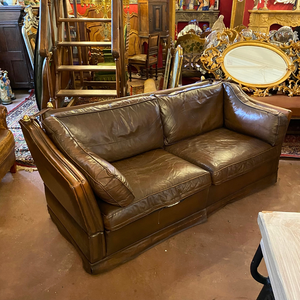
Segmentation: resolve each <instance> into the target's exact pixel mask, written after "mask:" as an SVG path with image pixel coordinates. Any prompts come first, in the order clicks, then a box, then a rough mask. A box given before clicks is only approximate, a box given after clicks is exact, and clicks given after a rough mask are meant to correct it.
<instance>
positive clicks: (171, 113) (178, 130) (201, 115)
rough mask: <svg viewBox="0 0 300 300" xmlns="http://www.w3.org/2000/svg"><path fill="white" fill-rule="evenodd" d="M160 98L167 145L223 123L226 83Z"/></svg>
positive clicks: (220, 125)
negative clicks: (224, 86)
mask: <svg viewBox="0 0 300 300" xmlns="http://www.w3.org/2000/svg"><path fill="white" fill-rule="evenodd" d="M158 101H159V105H160V108H161V117H162V122H163V128H164V136H165V144H166V145H169V144H172V143H174V142H176V141H180V140H182V139H185V138H188V137H191V136H195V135H198V134H202V133H204V132H207V131H210V130H213V129H215V128H219V127H222V126H223V85H222V83H219V84H217V85H214V86H209V87H207V88H205V89H199V88H195V89H191V90H189V91H186V92H182V91H179V92H176V93H174V95H172V96H165V97H159V99H158ZM212 111H214V113H213V114H212V113H211V112H212Z"/></svg>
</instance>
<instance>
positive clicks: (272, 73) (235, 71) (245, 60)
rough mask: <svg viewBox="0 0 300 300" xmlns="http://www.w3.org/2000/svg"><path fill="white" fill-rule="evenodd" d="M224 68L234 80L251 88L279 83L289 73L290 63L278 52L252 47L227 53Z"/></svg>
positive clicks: (236, 48)
mask: <svg viewBox="0 0 300 300" xmlns="http://www.w3.org/2000/svg"><path fill="white" fill-rule="evenodd" d="M222 67H223V68H224V71H225V72H227V73H228V75H229V76H230V77H231V78H232V79H233V80H235V81H237V82H241V83H245V84H247V85H249V86H250V85H256V86H262V85H266V86H268V85H270V84H274V83H278V82H279V81H282V80H284V77H285V76H286V75H287V72H288V63H287V61H286V60H285V59H284V58H283V57H282V56H281V55H280V54H279V53H278V52H276V51H274V50H272V49H270V48H266V47H259V46H252V45H249V46H246V45H243V46H240V47H235V48H233V49H231V50H229V51H227V53H226V55H224V61H223V66H222Z"/></svg>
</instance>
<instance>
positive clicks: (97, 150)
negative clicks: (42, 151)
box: [43, 97, 163, 206]
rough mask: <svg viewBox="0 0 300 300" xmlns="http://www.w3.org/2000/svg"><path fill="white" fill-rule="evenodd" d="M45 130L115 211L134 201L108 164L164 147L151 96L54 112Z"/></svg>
mask: <svg viewBox="0 0 300 300" xmlns="http://www.w3.org/2000/svg"><path fill="white" fill-rule="evenodd" d="M48 115H49V114H48ZM43 125H44V128H45V129H46V131H47V134H48V135H49V136H50V137H51V139H52V140H53V141H54V143H55V144H56V145H57V147H58V148H59V149H60V150H61V151H62V152H63V153H64V154H65V155H66V157H67V158H68V159H69V160H70V161H72V162H73V163H74V164H75V165H76V166H77V167H78V168H79V169H80V171H81V172H82V173H83V174H84V176H85V177H86V178H87V180H88V181H89V183H90V185H91V186H92V189H93V191H94V192H95V194H97V195H98V196H99V197H100V198H101V199H102V200H104V201H106V202H108V203H110V204H113V205H117V206H127V205H129V204H130V203H131V202H132V201H133V200H134V198H135V196H134V194H133V192H132V189H131V187H130V185H129V183H128V181H127V180H126V178H125V177H124V176H123V175H122V174H121V173H120V172H119V171H118V170H117V169H116V168H115V167H114V166H113V165H112V164H110V163H109V161H116V160H121V159H124V158H127V157H131V156H134V155H136V154H140V153H142V152H146V151H149V150H152V149H157V148H161V147H162V146H163V131H162V125H161V121H160V115H159V107H158V104H157V102H156V101H155V100H153V99H152V98H149V97H148V98H145V97H140V98H135V99H133V100H130V99H129V100H125V101H117V102H113V103H111V104H96V105H92V106H83V107H82V108H76V107H75V108H73V109H71V110H70V109H69V110H63V109H62V110H53V112H52V113H51V115H50V116H48V117H46V118H45V119H44V121H43Z"/></svg>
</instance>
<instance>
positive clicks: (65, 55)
mask: <svg viewBox="0 0 300 300" xmlns="http://www.w3.org/2000/svg"><path fill="white" fill-rule="evenodd" d="M74 2H75V3H76V1H74ZM46 5H48V9H46V8H45V6H46ZM113 6H114V9H115V10H117V11H115V14H114V16H115V17H114V18H115V19H116V23H117V24H112V26H111V28H112V30H114V33H112V37H115V38H114V45H112V42H95V41H88V40H87V34H86V33H85V30H83V31H82V30H80V28H81V29H82V27H84V24H83V23H87V22H111V23H112V19H111V18H83V17H79V16H78V13H77V6H76V4H74V5H73V10H74V17H69V14H68V7H67V2H66V1H65V0H48V2H47V0H42V1H41V13H42V16H41V17H42V18H43V17H44V18H45V19H47V18H49V20H44V21H43V22H44V23H47V24H48V27H50V28H49V29H48V28H46V29H45V28H43V29H42V31H43V33H42V35H40V37H42V38H43V36H44V39H45V36H47V35H48V33H49V32H50V35H51V37H50V39H51V42H52V48H51V47H49V45H47V46H46V45H44V46H45V47H44V48H43V47H42V49H41V48H40V55H42V56H43V55H44V57H46V58H48V64H49V67H48V68H49V70H50V65H51V64H53V66H52V67H51V68H52V76H51V75H50V74H49V75H48V77H50V78H49V79H48V86H49V95H50V100H52V101H53V102H55V106H56V107H61V106H63V102H64V99H65V97H68V98H70V97H73V98H74V97H97V98H104V99H106V98H108V99H110V98H116V97H122V96H125V95H124V92H125V89H124V84H125V83H124V81H125V80H124V78H125V72H123V70H124V67H122V66H120V63H122V62H123V60H122V59H121V57H122V55H120V53H122V52H121V48H122V47H120V46H119V42H120V40H116V34H115V32H117V33H118V36H117V38H118V39H119V38H120V37H121V36H120V32H121V31H122V29H123V28H122V26H123V24H121V27H120V28H119V25H120V24H119V20H120V19H121V17H120V16H119V14H120V13H121V14H122V13H123V9H121V8H122V1H120V0H112V10H113ZM41 13H40V14H41ZM112 16H113V14H112ZM47 21H49V22H47ZM55 25H56V26H55ZM72 26H73V28H74V33H75V37H72V35H71V28H72ZM44 27H47V26H45V25H44ZM114 27H115V28H114ZM116 27H117V28H116ZM113 28H114V29H113ZM82 32H84V33H83V34H82ZM47 38H48V37H47ZM121 38H122V37H121ZM116 43H118V44H117V45H116ZM41 45H43V43H41ZM75 47H76V48H75ZM91 47H110V48H111V50H112V53H113V54H114V60H115V62H116V64H117V66H116V65H112V66H106V65H101V64H99V65H90V64H89V59H88V51H89V49H90V48H91ZM48 49H51V51H49V50H48ZM75 49H77V52H78V60H77V64H75V58H74V54H75V51H74V50H75ZM43 51H44V52H45V53H43ZM91 72H99V73H100V74H101V72H115V73H116V81H93V80H87V78H89V79H91V78H92V75H91V74H92V73H91ZM122 72H123V74H122ZM53 73H55V75H53ZM121 75H122V76H121ZM51 80H52V81H54V82H51ZM103 85H104V86H109V88H110V87H112V89H100V88H99V87H101V86H102V87H103ZM51 92H52V96H51ZM51 98H53V99H51Z"/></svg>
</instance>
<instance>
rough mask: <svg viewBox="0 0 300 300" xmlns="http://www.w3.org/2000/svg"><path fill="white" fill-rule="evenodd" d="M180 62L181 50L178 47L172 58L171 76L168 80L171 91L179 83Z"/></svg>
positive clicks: (181, 58)
mask: <svg viewBox="0 0 300 300" xmlns="http://www.w3.org/2000/svg"><path fill="white" fill-rule="evenodd" d="M182 61H183V49H182V47H181V46H180V45H178V46H177V47H176V50H175V53H174V56H173V66H172V75H171V80H170V88H171V89H172V88H174V87H177V86H178V85H179V81H180V77H181V68H182Z"/></svg>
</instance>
